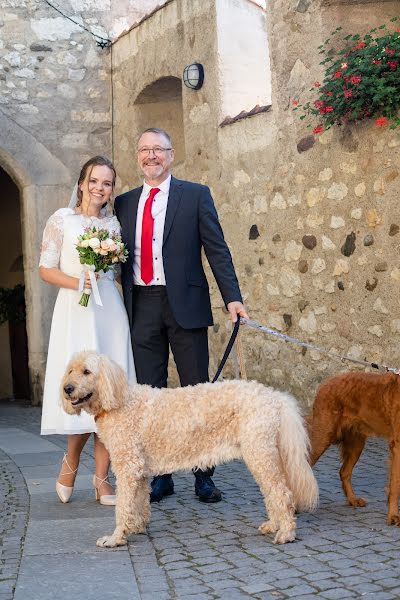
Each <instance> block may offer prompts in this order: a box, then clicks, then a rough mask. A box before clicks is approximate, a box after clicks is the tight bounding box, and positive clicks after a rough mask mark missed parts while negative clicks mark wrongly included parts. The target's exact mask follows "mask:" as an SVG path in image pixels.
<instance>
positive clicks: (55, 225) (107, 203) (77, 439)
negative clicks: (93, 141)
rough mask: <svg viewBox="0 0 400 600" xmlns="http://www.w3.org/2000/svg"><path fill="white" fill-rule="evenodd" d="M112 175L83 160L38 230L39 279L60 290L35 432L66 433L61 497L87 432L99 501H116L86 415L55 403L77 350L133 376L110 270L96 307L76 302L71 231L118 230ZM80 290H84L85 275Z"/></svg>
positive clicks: (102, 161)
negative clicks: (103, 357) (72, 186)
mask: <svg viewBox="0 0 400 600" xmlns="http://www.w3.org/2000/svg"><path fill="white" fill-rule="evenodd" d="M115 179H116V173H115V168H114V165H113V164H112V162H111V161H110V160H108V159H107V158H104V157H102V156H95V157H93V158H91V159H90V160H88V161H87V162H86V163H85V164H84V165H83V167H82V170H81V173H80V175H79V179H78V183H77V186H76V192H75V190H74V194H73V196H72V199H71V202H70V205H69V207H68V208H60V209H59V210H57V211H56V212H55V213H54V214H53V215H52V216H51V217H50V218H49V220H48V221H47V224H46V227H45V230H44V233H43V242H42V250H41V256H40V263H39V272H40V276H41V278H42V279H43V281H46V282H47V283H50V284H52V285H55V286H57V287H58V288H59V292H58V296H57V301H56V304H55V307H54V312H53V319H52V323H51V332H50V341H49V349H48V356H47V365H46V377H45V384H44V396H43V411H42V426H41V434H42V435H49V434H54V433H58V434H67V435H68V447H67V452H66V453H65V455H64V459H63V462H62V466H61V471H60V474H59V476H58V480H57V483H56V491H57V494H58V496H59V498H60V500H61V502H68V501H69V500H70V498H71V495H72V492H73V489H74V482H75V477H76V473H77V471H78V466H79V459H80V455H81V452H82V450H83V447H84V446H85V444H86V442H87V440H88V438H89V437H90V434H91V433H94V455H95V463H96V472H95V474H94V476H93V486H94V488H95V495H96V500H100V503H101V504H108V505H114V504H115V493H114V490H113V488H112V486H111V485H110V483H109V482H108V470H109V466H110V459H109V456H108V453H107V450H106V449H105V447H104V445H103V444H102V443H101V441H100V440H99V438H98V436H97V435H96V426H95V423H94V420H93V417H92V416H91V415H89V414H87V413H86V412H85V411H82V413H81V415H79V416H78V415H73V416H72V415H67V414H66V413H65V412H64V411H63V409H62V406H61V402H60V400H59V388H60V381H61V378H62V375H63V373H64V370H65V367H66V365H67V363H68V362H69V360H70V358H71V356H72V354H74V353H75V352H79V351H80V350H96V351H98V352H101V353H103V354H107V355H108V356H109V357H110V358H112V359H113V360H114V361H115V362H116V363H118V364H119V365H120V366H121V367H122V368H123V369H124V370H125V372H126V373H127V375H128V379H129V380H130V382H131V383H133V382H134V381H135V380H136V378H135V368H134V363H133V356H132V347H131V340H130V333H129V325H128V318H127V315H126V312H125V308H124V304H123V301H122V299H121V297H120V294H119V292H118V290H117V288H116V286H115V283H114V273H113V271H112V270H110V271H108V272H107V273H103V272H100V273H99V274H96V276H98V280H97V283H98V291H99V294H100V298H101V303H102V306H101V305H99V304H97V303H96V301H95V299H94V298H93V297H92V296H91V297H90V300H89V304H88V306H87V307H84V306H81V305H80V304H79V299H80V296H81V291H78V288H79V287H80V286H79V281H80V275H81V272H82V265H81V264H80V262H79V255H78V251H77V249H76V243H77V241H78V236H79V235H81V234H82V233H83V231H84V229H85V228H86V227H90V228H92V227H96V228H97V229H108V230H109V231H110V232H115V233H119V232H120V225H119V222H118V220H117V218H116V217H115V216H114V215H113V209H112V192H113V190H114V185H115ZM85 288H89V289H90V288H91V283H90V277H89V274H88V273H87V272H86V273H85Z"/></svg>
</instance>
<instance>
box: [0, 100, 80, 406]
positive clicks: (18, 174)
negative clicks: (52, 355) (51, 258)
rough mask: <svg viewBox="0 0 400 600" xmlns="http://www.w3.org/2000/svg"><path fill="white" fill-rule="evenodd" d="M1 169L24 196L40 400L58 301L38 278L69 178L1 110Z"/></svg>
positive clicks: (32, 366)
mask: <svg viewBox="0 0 400 600" xmlns="http://www.w3.org/2000/svg"><path fill="white" fill-rule="evenodd" d="M0 167H1V168H2V169H3V170H4V171H6V173H7V174H8V175H9V176H10V177H11V179H12V180H13V181H14V183H15V185H16V186H17V188H18V190H19V194H20V207H21V234H22V253H23V257H24V260H23V268H24V280H25V301H26V312H27V333H28V358H29V373H30V382H31V400H32V403H33V404H40V402H41V399H42V391H43V379H44V368H45V362H46V352H47V342H48V335H49V328H50V319H49V314H51V310H52V302H53V299H54V292H53V290H50V289H49V286H45V285H44V284H42V282H41V281H40V279H39V276H38V262H39V252H40V240H41V236H42V231H43V227H44V224H45V222H46V219H47V217H48V216H49V215H50V214H51V213H52V212H53V211H54V210H56V209H57V208H58V207H59V205H60V202H61V201H62V199H63V198H65V197H68V194H69V193H70V190H71V186H72V184H71V177H70V174H69V171H68V169H67V168H66V167H65V165H63V164H62V163H61V161H60V160H59V159H58V158H56V157H55V156H53V155H52V154H51V153H50V152H49V151H48V150H47V148H45V146H43V144H41V143H40V142H38V141H37V140H36V139H35V138H34V137H33V136H32V135H31V134H30V133H28V132H27V131H26V130H25V129H23V128H22V127H20V126H19V125H18V123H16V122H15V121H13V120H12V119H10V118H9V117H8V116H7V115H6V114H5V113H3V112H2V111H0Z"/></svg>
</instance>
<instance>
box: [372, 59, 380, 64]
mask: <svg viewBox="0 0 400 600" xmlns="http://www.w3.org/2000/svg"><path fill="white" fill-rule="evenodd" d="M371 62H372V64H373V65H381V64H382V61H381V60H380V59H379V60H375V58H373V59H372V61H371Z"/></svg>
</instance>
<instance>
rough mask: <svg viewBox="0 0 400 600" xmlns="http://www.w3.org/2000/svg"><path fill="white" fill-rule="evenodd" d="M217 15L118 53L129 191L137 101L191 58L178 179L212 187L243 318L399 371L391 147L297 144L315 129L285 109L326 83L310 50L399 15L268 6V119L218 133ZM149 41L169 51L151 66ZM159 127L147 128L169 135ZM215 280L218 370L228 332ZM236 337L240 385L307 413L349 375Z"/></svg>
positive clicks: (397, 142) (248, 333)
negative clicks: (289, 396)
mask: <svg viewBox="0 0 400 600" xmlns="http://www.w3.org/2000/svg"><path fill="white" fill-rule="evenodd" d="M244 1H246V0H244ZM214 9H215V3H214V2H212V1H211V0H210V1H205V2H202V3H200V2H193V3H190V4H189V3H187V2H185V1H183V0H176V1H175V2H172V3H171V4H168V5H167V6H166V7H165V8H164V9H163V10H162V11H160V12H159V13H156V14H154V15H153V16H152V17H151V18H150V19H149V20H147V21H146V22H145V23H144V24H143V25H141V26H140V27H139V28H137V29H133V30H132V31H131V32H130V33H129V35H128V36H125V37H123V38H122V39H121V40H120V41H118V42H117V44H116V46H115V48H114V60H115V65H114V66H115V76H114V96H115V106H116V114H117V118H116V121H115V129H114V139H115V140H119V142H118V144H119V145H120V147H119V148H118V147H117V146H116V149H115V153H116V154H115V155H116V159H117V166H118V169H119V172H120V176H121V179H122V183H123V186H124V187H128V186H131V185H132V183H138V182H139V179H140V178H139V176H138V174H136V175H134V174H133V165H134V163H135V151H134V143H135V135H136V134H137V132H138V130H139V128H138V119H137V115H135V112H134V109H133V106H132V104H133V102H134V99H135V97H136V96H137V95H138V94H139V93H140V91H141V90H142V89H143V88H145V87H146V86H148V85H149V84H151V82H152V81H156V80H157V79H159V78H162V77H165V76H176V77H178V76H179V73H181V72H182V69H183V67H184V66H185V64H189V63H190V62H193V61H194V59H195V60H197V61H199V62H201V63H203V65H204V67H205V74H206V75H205V84H204V86H203V88H202V89H201V90H200V91H198V92H193V91H190V90H187V89H185V88H183V89H182V106H183V111H182V112H183V120H184V128H183V131H184V143H185V160H184V161H183V162H182V163H181V164H180V165H179V167H178V168H177V169H176V174H177V176H181V177H185V178H188V179H191V180H195V181H200V182H203V183H207V184H208V185H210V187H211V189H212V192H213V195H214V197H215V201H216V204H217V207H218V210H219V214H220V217H221V221H222V224H223V227H224V231H225V233H226V238H227V240H228V242H229V245H230V247H231V249H232V253H233V256H234V261H235V264H236V267H237V272H238V275H239V279H240V282H241V287H242V290H243V293H244V296H245V300H246V304H247V307H248V310H249V312H250V315H251V316H252V317H253V318H254V319H256V320H258V321H260V322H262V323H264V324H266V325H267V326H270V327H273V328H276V329H277V330H278V331H281V332H287V333H288V334H289V335H291V336H295V337H298V338H300V339H301V340H304V341H305V342H309V343H311V344H315V345H317V346H323V347H324V348H326V349H328V350H332V351H334V352H338V353H340V354H346V355H351V356H353V357H355V358H361V359H364V358H367V359H368V360H369V361H374V362H384V363H386V364H389V365H394V366H399V365H400V350H399V347H398V346H399V345H398V334H399V332H400V315H399V309H398V292H399V282H400V264H399V240H400V237H399V235H398V231H399V226H400V209H399V208H398V201H397V189H398V181H399V179H398V175H399V162H400V161H399V146H400V138H399V134H398V133H397V132H392V131H389V130H381V129H379V128H377V127H375V126H374V125H373V124H370V123H365V124H364V123H363V124H360V125H358V126H354V127H351V128H342V129H339V128H336V129H332V130H330V131H329V132H326V133H324V134H323V135H322V136H320V137H316V138H314V137H313V136H312V137H308V139H306V140H305V139H304V138H307V136H309V134H310V130H308V129H306V127H305V125H304V124H303V123H302V122H301V121H300V120H299V119H298V117H297V116H296V114H295V113H293V111H292V109H291V105H290V100H291V99H292V98H295V97H298V96H299V95H300V94H303V93H307V92H306V90H308V88H309V87H310V85H312V83H313V82H314V81H315V80H316V79H319V78H321V76H322V71H321V67H320V66H319V61H320V55H319V54H318V49H317V47H318V46H319V44H320V43H321V42H322V41H323V40H325V39H326V38H327V37H328V35H329V34H330V32H331V31H332V30H333V29H334V28H335V27H337V26H339V25H340V26H342V27H343V35H345V34H346V33H347V32H349V33H350V32H360V33H362V32H363V31H366V30H367V29H369V28H370V27H372V26H374V25H380V24H381V23H383V22H386V21H388V20H389V19H390V18H391V17H392V16H394V15H396V14H397V12H398V10H397V9H398V3H397V2H383V3H379V2H377V3H372V4H371V3H360V4H355V5H354V4H352V3H343V2H342V3H340V4H337V3H335V4H332V5H324V6H322V5H321V3H320V2H309V1H308V0H296V1H289V0H275V1H274V2H270V3H268V10H267V13H266V19H267V26H268V41H267V40H266V52H267V50H269V53H270V60H271V73H272V109H271V110H270V111H269V112H265V113H262V114H258V115H256V116H253V117H251V118H243V119H236V120H235V119H233V121H234V122H233V123H232V124H230V125H227V126H224V127H220V126H219V125H220V123H219V122H218V120H217V119H216V116H217V115H218V107H219V105H220V104H219V103H220V99H221V89H220V86H221V85H222V84H221V81H220V80H219V72H220V65H219V64H218V59H217V57H216V55H215V52H213V43H215V42H216V40H217V39H218V30H217V25H216V24H215V23H216V19H215V11H214ZM366 24H367V25H366ZM234 34H235V32H234V31H232V35H234ZM156 39H158V40H159V43H160V44H161V46H162V47H163V49H164V50H163V53H162V55H161V56H159V55H157V57H158V58H159V60H158V61H157V62H155V61H154V60H152V58H153V57H154V56H155V54H154V53H153V54H151V48H154V40H156ZM267 44H268V49H267ZM246 58H247V57H246ZM237 60H238V61H240V60H241V56H240V55H238V56H237ZM133 73H134V75H133ZM246 108H247V107H246ZM118 115H119V116H118ZM159 115H160V122H157V123H155V122H152V123H150V122H149V123H148V124H149V126H150V125H161V126H162V125H163V120H162V111H160V112H159ZM230 116H231V117H235V115H230ZM299 142H301V143H300V144H299ZM306 148H308V149H307V150H306ZM210 281H211V289H212V298H213V307H214V314H215V326H214V329H213V331H212V333H211V335H210V345H211V348H212V364H211V367H212V369H211V370H213V369H214V368H215V366H216V362H217V359H218V357H219V356H220V355H221V352H222V349H223V345H224V344H225V343H226V341H227V338H228V334H229V332H230V325H229V323H228V321H227V319H226V314H225V313H224V309H223V306H222V301H221V298H220V295H219V292H218V290H217V289H216V286H215V284H214V283H213V281H212V277H211V276H210ZM242 336H243V339H244V349H245V357H246V365H247V372H248V376H250V377H254V378H257V379H259V380H261V381H265V382H267V383H270V384H272V385H275V386H277V387H281V388H282V387H284V388H287V389H290V390H292V391H293V392H295V393H296V395H297V396H298V397H299V398H301V399H302V400H303V402H304V403H305V404H308V405H309V404H310V403H311V402H312V398H313V394H314V390H315V387H316V385H317V384H318V383H319V382H320V381H321V380H322V379H323V378H325V377H326V376H328V375H329V374H331V373H334V372H337V371H340V370H343V369H344V368H346V369H347V368H351V366H350V365H348V364H346V365H342V364H341V363H340V362H338V361H336V360H333V359H331V358H328V357H327V356H325V355H323V354H320V353H318V352H316V351H310V350H303V349H301V348H300V347H299V346H295V345H293V344H285V343H284V342H282V341H280V340H275V339H274V338H272V337H270V336H265V335H262V334H260V333H257V332H255V331H253V330H247V329H244V331H243V333H242ZM231 372H232V371H231Z"/></svg>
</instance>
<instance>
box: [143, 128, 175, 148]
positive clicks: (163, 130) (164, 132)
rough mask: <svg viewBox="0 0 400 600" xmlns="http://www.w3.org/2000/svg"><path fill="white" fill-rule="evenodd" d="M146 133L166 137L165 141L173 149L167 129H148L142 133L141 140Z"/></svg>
mask: <svg viewBox="0 0 400 600" xmlns="http://www.w3.org/2000/svg"><path fill="white" fill-rule="evenodd" d="M145 133H157V134H159V135H163V136H164V137H165V139H166V140H167V141H168V144H169V145H170V146H171V148H172V139H171V136H170V135H169V133H168V132H167V131H165V129H161V127H149V128H148V129H145V130H144V131H142V133H141V134H140V136H139V140H140V138H141V137H142V135H144V134H145Z"/></svg>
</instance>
